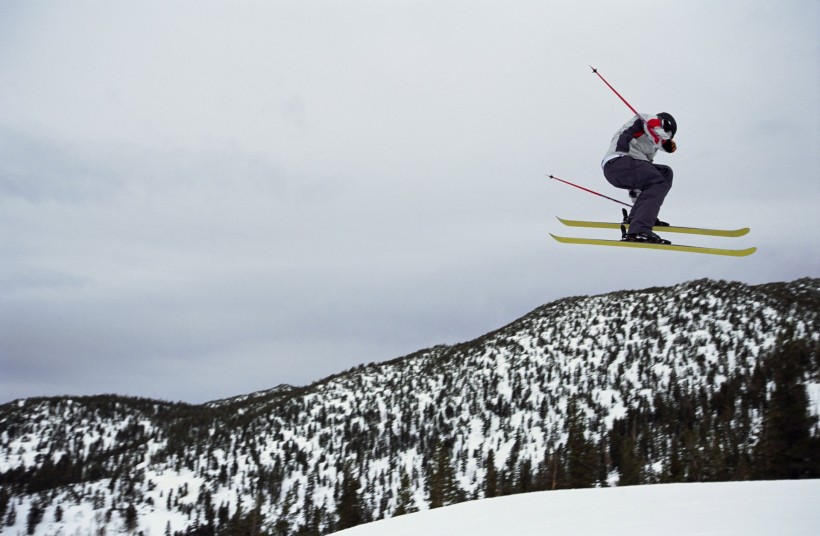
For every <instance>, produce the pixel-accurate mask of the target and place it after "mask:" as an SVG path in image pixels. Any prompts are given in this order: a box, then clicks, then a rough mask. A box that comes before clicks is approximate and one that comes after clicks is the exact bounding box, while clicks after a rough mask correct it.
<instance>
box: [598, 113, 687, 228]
mask: <svg viewBox="0 0 820 536" xmlns="http://www.w3.org/2000/svg"><path fill="white" fill-rule="evenodd" d="M677 130H678V126H677V123H676V122H675V118H674V117H672V115H670V114H668V113H666V112H661V113H659V114H658V115H647V114H639V115H635V116H634V117H633V118H632V119H630V120H629V121H627V122H626V123H625V124H624V125H623V126H622V127H621V128H620V129H618V131H617V132H616V133H615V135H613V136H612V141H611V143H610V144H609V150H607V152H606V155H604V159H603V160H602V161H601V167H602V168H603V171H604V177H606V180H607V181H609V183H610V184H611V185H612V186H615V187H616V188H623V189H627V190H629V197H631V198H632V202H633V203H634V205H633V207H632V210H631V211H630V213H629V232H628V233H627V234H626V235H624V237H623V240H625V241H627V242H650V243H654V244H671V242H670V241H668V240H664V239H663V238H661V237H660V236H658V235H656V234H655V233H654V232H652V227H653V226H655V225H665V224H664V223H663V222H660V221H658V219H657V218H658V213H659V212H660V210H661V205H662V204H663V201H664V199H665V198H666V194H667V193H669V189H670V188H672V168H670V167H669V166H665V165H662V164H655V163H654V162H653V160H654V159H655V154H656V153H657V152H658V149H663V150H664V151H666V152H667V153H674V152H675V150H676V149H677V146H676V145H675V142H674V140H673V138H674V137H675V133H676V132H677ZM666 225H668V224H666Z"/></svg>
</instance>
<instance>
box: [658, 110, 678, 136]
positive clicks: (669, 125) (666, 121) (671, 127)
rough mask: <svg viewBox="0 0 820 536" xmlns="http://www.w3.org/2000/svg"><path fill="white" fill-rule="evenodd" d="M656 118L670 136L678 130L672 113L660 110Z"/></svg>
mask: <svg viewBox="0 0 820 536" xmlns="http://www.w3.org/2000/svg"><path fill="white" fill-rule="evenodd" d="M658 119H660V120H661V123H662V124H663V129H664V130H665V131H667V132H668V133H669V135H670V137H672V138H674V137H675V132H677V131H678V124H677V123H676V122H675V118H674V117H672V114H668V113H666V112H661V113H659V114H658Z"/></svg>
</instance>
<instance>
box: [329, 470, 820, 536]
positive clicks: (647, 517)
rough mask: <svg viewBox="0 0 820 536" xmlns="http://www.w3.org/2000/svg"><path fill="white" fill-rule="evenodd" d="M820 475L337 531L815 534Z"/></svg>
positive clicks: (597, 494)
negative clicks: (808, 477)
mask: <svg viewBox="0 0 820 536" xmlns="http://www.w3.org/2000/svg"><path fill="white" fill-rule="evenodd" d="M818 505H820V480H798V481H782V480H780V481H765V482H764V481H758V482H724V483H714V484H658V485H653V486H631V487H623V488H604V489H601V488H597V489H577V490H564V491H542V492H537V493H526V494H522V495H514V496H509V497H498V498H495V499H484V500H480V501H472V502H466V503H461V504H456V505H453V506H447V507H445V508H439V509H436V510H426V511H424V512H418V513H415V514H407V515H404V516H399V517H394V518H392V519H385V520H382V521H376V522H374V523H369V524H367V525H360V526H358V527H354V528H352V529H347V530H343V531H339V532H336V533H334V534H335V536H386V535H388V534H389V535H390V536H421V535H424V536H499V535H509V536H544V535H545V534H549V535H551V536H561V535H594V534H606V535H607V536H621V535H623V536H655V535H659V534H663V535H664V536H707V535H708V536H734V535H736V536H756V535H759V536H772V535H778V536H798V535H801V536H814V535H816V534H820V506H818Z"/></svg>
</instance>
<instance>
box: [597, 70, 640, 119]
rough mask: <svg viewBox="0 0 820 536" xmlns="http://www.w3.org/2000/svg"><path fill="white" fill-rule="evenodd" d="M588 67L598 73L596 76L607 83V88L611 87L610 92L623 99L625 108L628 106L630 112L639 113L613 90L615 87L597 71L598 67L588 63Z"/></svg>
mask: <svg viewBox="0 0 820 536" xmlns="http://www.w3.org/2000/svg"><path fill="white" fill-rule="evenodd" d="M589 68H590V69H592V72H593V73H595V74H597V75H598V78H600V79H601V80H602V81H603V82H604V84H606V85H607V87H609V89H611V90H612V92H613V93H615V94H616V95H618V98H620V99H621V100H622V101H624V104H626V106H627V108H629V109H630V110H632V113H634V114H635V115H640V114H639V113H638V112H637V111H635V108H633V107H632V105H631V104H629V103H628V102H626V99H625V98H623V97H622V96H621V94H620V93H618V92H617V91H615V88H614V87H612V85H611V84H610V83H609V82H607V81H606V78H604V77H603V76H601V73H599V72H598V69H596V68H595V67H593V66H592V65H590V66H589Z"/></svg>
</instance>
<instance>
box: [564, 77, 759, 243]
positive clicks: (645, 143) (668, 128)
mask: <svg viewBox="0 0 820 536" xmlns="http://www.w3.org/2000/svg"><path fill="white" fill-rule="evenodd" d="M590 68H591V69H592V72H593V74H595V75H597V76H598V78H600V79H601V81H602V82H603V83H604V84H606V85H607V87H608V88H609V89H611V90H612V92H613V93H615V95H617V96H618V98H619V99H621V101H622V102H623V103H624V104H626V106H627V108H629V109H630V110H631V111H632V113H633V114H635V115H634V116H632V119H630V120H629V121H627V122H626V123H625V124H624V125H623V126H622V127H621V128H620V129H619V130H618V131H617V132H616V133H615V135H614V136H612V142H611V143H610V145H609V150H608V151H607V152H606V155H604V159H603V160H602V161H601V167H602V168H603V171H604V177H606V180H607V181H609V183H610V184H612V185H613V186H615V187H616V188H623V189H625V190H629V197H631V198H632V203H633V204H632V205H630V204H628V203H624V202H623V201H619V200H617V199H614V198H612V197H609V196H606V195H604V194H601V193H598V192H596V191H595V190H590V189H589V188H585V187H583V186H580V185H578V184H575V183H572V182H570V181H567V180H564V179H559V178H558V177H556V176H555V175H549V178H551V179H555V180H557V181H560V182H563V183H565V184H568V185H570V186H574V187H575V188H580V189H581V190H584V191H585V192H589V193H591V194H595V195H597V196H599V197H603V198H605V199H609V200H610V201H614V202H616V203H619V204H621V205H626V206H628V207H632V211H631V212H630V213H629V214H627V212H626V210H623V213H624V221H623V222H622V223H611V222H596V221H582V220H567V219H563V218H558V220H559V221H560V222H561V223H563V224H564V225H568V226H570V227H590V228H597V229H617V228H620V229H621V240H602V239H599V238H573V237H568V236H558V235H554V234H552V233H550V235H551V236H552V237H553V238H554V239H555V240H557V241H559V242H562V243H564V244H589V245H595V246H619V247H627V248H640V249H666V250H671V251H684V252H687V253H705V254H708V255H727V256H730V257H745V256H747V255H751V254H752V253H754V252H755V251H757V248H754V247H750V248H745V249H726V248H713V247H700V246H684V245H678V244H676V245H672V243H671V242H670V241H669V240H664V239H663V238H661V237H660V236H658V235H656V234H655V233H654V232H652V227H656V226H661V227H664V228H665V229H667V230H668V231H669V232H675V233H686V234H697V235H705V236H726V237H732V236H743V235H745V234H746V233H748V232H749V228H748V227H744V228H741V229H707V228H702V227H700V228H698V227H672V226H670V225H669V224H668V223H665V222H662V221H660V220H658V213H659V212H660V210H661V205H663V201H664V199H666V194H668V193H669V189H670V188H672V168H670V167H669V166H664V165H661V164H655V163H654V162H653V160H654V159H655V155H656V154H657V152H658V150H659V149H663V150H664V151H666V152H667V153H674V152H675V151H676V150H677V146H676V145H675V142H674V141H673V139H672V138H674V137H675V133H676V132H677V131H678V124H677V122H675V118H674V117H672V115H671V114H668V113H666V112H661V113H659V114H658V115H647V114H640V113H638V111H637V110H635V108H633V107H632V105H631V104H629V103H628V102H626V99H625V98H623V96H621V94H620V93H618V91H617V90H616V89H615V88H614V87H612V84H610V83H609V82H607V81H606V79H605V78H604V77H603V76H601V73H599V72H598V69H596V68H595V67H592V66H591V65H590ZM627 226H629V227H628V228H629V230H628V231H627Z"/></svg>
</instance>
